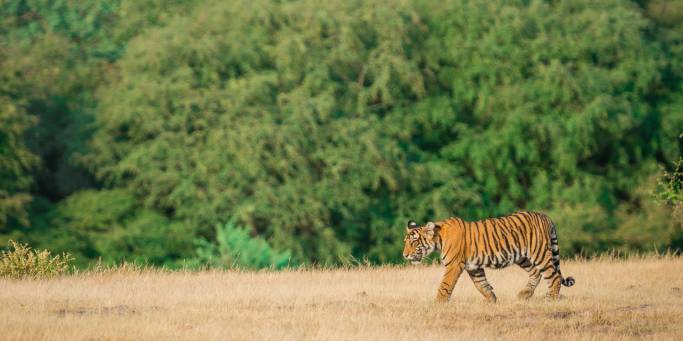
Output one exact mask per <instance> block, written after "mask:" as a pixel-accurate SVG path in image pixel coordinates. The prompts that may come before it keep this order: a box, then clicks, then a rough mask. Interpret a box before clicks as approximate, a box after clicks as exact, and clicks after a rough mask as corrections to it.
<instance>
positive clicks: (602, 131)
mask: <svg viewBox="0 0 683 341" xmlns="http://www.w3.org/2000/svg"><path fill="white" fill-rule="evenodd" d="M681 133H683V1H660V0H651V1H647V0H643V1H616V0H606V1H597V2H596V1H588V0H578V1H577V0H571V1H475V0H459V1H446V2H442V1H427V0H420V1H379V0H378V1H330V2H319V1H266V0H250V1H229V2H225V1H212V0H208V1H189V0H172V1H162V0H112V1H92V0H81V1H75V0H73V1H72V0H5V1H2V3H1V4H0V247H2V246H4V245H8V242H9V240H18V241H21V242H25V243H29V244H31V245H33V246H35V247H40V248H48V249H50V250H53V251H56V252H69V253H71V254H72V255H73V256H74V257H75V259H76V262H77V264H78V265H79V266H83V267H84V266H88V265H90V264H92V263H93V262H95V261H100V262H104V263H116V262H121V261H123V260H127V261H135V262H145V263H148V264H151V265H159V266H161V265H164V266H167V267H171V268H174V267H181V266H188V265H189V266H218V267H226V266H235V265H237V266H243V267H267V266H276V267H281V266H286V265H287V264H289V265H293V264H321V265H331V266H333V265H339V264H348V263H352V262H359V261H364V262H369V263H373V264H378V263H395V262H400V261H401V252H400V250H401V243H402V237H403V233H404V229H403V226H404V225H405V223H406V221H407V220H408V219H414V220H417V221H419V222H425V221H428V220H438V219H443V218H447V217H449V216H459V217H463V218H466V219H480V218H485V217H490V216H498V215H504V214H508V213H511V212H513V211H516V210H521V209H532V210H539V211H543V212H546V213H548V214H549V215H550V216H551V217H552V218H553V219H554V221H555V222H556V224H557V225H558V230H559V239H560V248H561V252H562V254H563V255H565V256H571V255H576V254H583V255H587V256H590V255H593V254H596V253H601V252H606V251H619V252H626V253H627V252H651V251H656V250H659V251H662V250H665V249H670V250H681V249H683V214H681V212H680V211H681V209H680V206H679V211H678V213H676V206H675V204H672V203H675V200H672V198H675V197H676V195H678V199H679V200H680V198H681V196H680V189H681V188H680V182H678V183H677V185H676V183H675V181H674V182H672V178H671V177H669V178H667V177H662V174H663V173H664V172H667V171H668V172H669V174H674V175H675V172H674V169H675V164H676V162H677V161H678V160H679V159H680V158H681V155H682V151H683V139H682V138H681ZM674 177H675V176H674ZM674 180H675V179H674ZM671 184H673V185H672V186H669V189H670V190H673V192H672V191H669V192H666V191H665V190H663V189H662V187H666V186H667V185H671ZM676 186H678V187H676ZM663 191H664V192H663ZM662 193H668V194H667V195H663V194H662Z"/></svg>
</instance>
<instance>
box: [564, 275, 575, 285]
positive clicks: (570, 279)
mask: <svg viewBox="0 0 683 341" xmlns="http://www.w3.org/2000/svg"><path fill="white" fill-rule="evenodd" d="M574 283H576V281H575V280H574V277H571V276H569V277H567V278H563V279H562V285H564V286H565V287H570V286H572V285H574Z"/></svg>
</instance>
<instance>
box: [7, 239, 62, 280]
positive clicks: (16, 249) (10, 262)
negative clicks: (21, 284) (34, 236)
mask: <svg viewBox="0 0 683 341" xmlns="http://www.w3.org/2000/svg"><path fill="white" fill-rule="evenodd" d="M72 261H73V258H72V257H71V255H69V254H68V253H62V254H59V255H56V256H52V254H51V253H50V251H48V250H42V251H38V250H33V249H32V248H31V247H30V246H28V245H27V244H21V243H17V242H15V241H13V240H11V241H10V250H9V251H2V256H1V257H0V277H7V278H16V279H19V278H36V279H39V278H52V277H54V276H58V275H61V274H63V273H65V272H66V271H67V270H68V269H69V265H70V263H71V262H72Z"/></svg>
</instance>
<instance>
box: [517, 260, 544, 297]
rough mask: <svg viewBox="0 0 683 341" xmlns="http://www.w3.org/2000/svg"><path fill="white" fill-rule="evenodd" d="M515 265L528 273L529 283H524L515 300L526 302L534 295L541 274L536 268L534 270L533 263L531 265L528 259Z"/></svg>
mask: <svg viewBox="0 0 683 341" xmlns="http://www.w3.org/2000/svg"><path fill="white" fill-rule="evenodd" d="M517 265H519V266H520V267H521V268H522V269H524V270H525V271H526V272H528V273H529V281H528V282H527V283H526V286H525V287H524V289H522V290H521V291H520V292H519V293H517V298H519V299H522V300H526V299H529V298H531V296H533V295H534V291H535V290H536V287H537V286H538V283H540V282H541V272H540V271H539V269H538V268H536V266H535V265H534V264H533V263H531V261H530V260H529V259H528V258H525V259H524V260H523V261H522V262H519V263H518V264H517Z"/></svg>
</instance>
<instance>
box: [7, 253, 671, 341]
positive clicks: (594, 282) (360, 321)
mask: <svg viewBox="0 0 683 341" xmlns="http://www.w3.org/2000/svg"><path fill="white" fill-rule="evenodd" d="M562 269H563V273H565V275H572V276H574V277H575V278H576V280H577V283H576V285H575V286H574V287H572V288H563V289H562V292H561V294H562V298H561V299H560V300H558V301H547V300H546V299H544V297H543V294H544V293H545V285H544V283H543V282H542V283H541V286H539V288H538V290H537V292H536V295H535V296H534V297H533V298H532V299H531V300H529V301H519V300H517V299H516V298H515V294H516V292H517V291H518V290H519V289H520V288H522V286H523V285H524V283H525V281H526V274H525V273H524V272H523V271H522V270H521V269H518V268H508V269H504V270H497V271H489V275H488V277H489V280H490V282H491V283H492V285H493V286H494V289H495V291H496V293H497V295H498V298H499V302H498V303H497V304H487V303H484V301H483V300H482V297H481V296H480V295H479V293H478V292H477V291H476V290H475V288H474V286H473V285H472V283H471V281H470V280H469V278H468V277H467V276H463V277H461V278H460V281H459V283H458V285H457V287H456V289H455V293H454V297H453V298H452V300H451V302H450V303H448V304H437V303H435V302H434V294H435V289H436V286H437V284H438V282H439V280H440V274H441V269H440V268H439V267H437V266H416V267H381V268H361V269H346V270H315V271H314V270H299V271H284V272H199V273H192V272H173V273H171V272H163V271H154V270H143V271H130V270H125V269H123V270H117V271H99V272H91V273H84V274H77V275H72V276H66V277H60V278H56V279H52V280H0V339H9V340H13V339H31V340H38V339H53V340H78V339H81V340H82V339H96V340H99V339H122V340H139V339H208V340H225V339H242V340H246V339H269V340H306V339H308V340H311V339H316V340H317V339H371V340H406V339H415V338H419V339H420V340H443V339H449V340H453V339H470V338H480V339H497V338H515V339H541V338H549V337H552V338H553V339H572V340H574V339H657V340H662V339H671V340H674V339H677V340H681V339H683V322H681V321H683V260H682V259H680V258H672V257H665V258H658V259H655V258H647V259H631V260H627V261H615V260H607V259H605V260H597V261H590V262H588V261H569V262H564V263H563V264H562Z"/></svg>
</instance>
